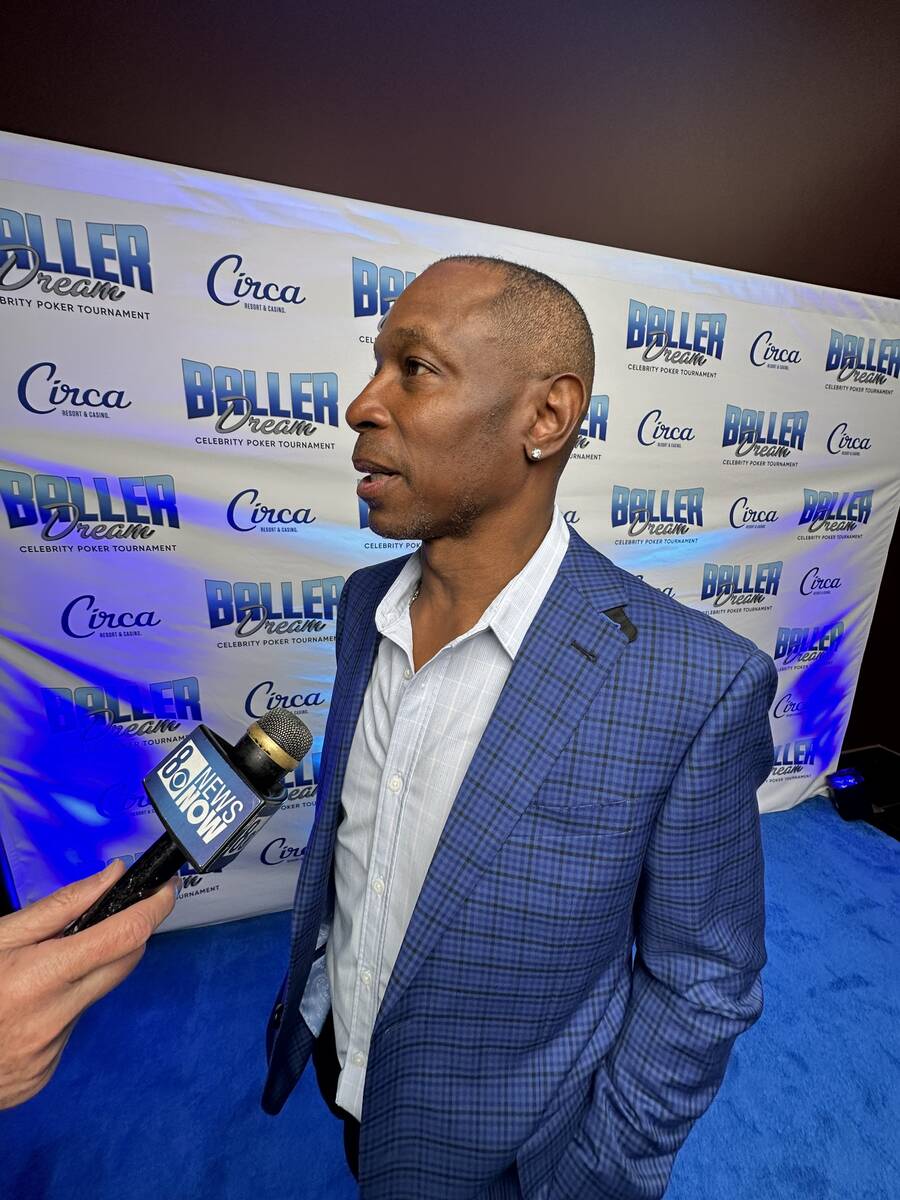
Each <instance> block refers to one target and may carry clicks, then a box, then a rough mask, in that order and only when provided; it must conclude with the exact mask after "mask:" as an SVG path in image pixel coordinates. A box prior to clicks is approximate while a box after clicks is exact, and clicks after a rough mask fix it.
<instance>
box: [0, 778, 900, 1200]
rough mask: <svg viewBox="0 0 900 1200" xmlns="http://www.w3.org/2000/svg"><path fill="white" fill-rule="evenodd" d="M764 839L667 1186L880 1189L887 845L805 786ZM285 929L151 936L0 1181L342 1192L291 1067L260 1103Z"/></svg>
mask: <svg viewBox="0 0 900 1200" xmlns="http://www.w3.org/2000/svg"><path fill="white" fill-rule="evenodd" d="M763 835H764V839H765V845H766V874H767V892H768V912H769V925H768V948H769V963H768V966H767V967H766V971H765V975H764V982H765V992H766V1010H765V1013H764V1014H763V1017H762V1019H761V1020H760V1021H759V1022H758V1024H757V1025H756V1026H755V1027H754V1028H753V1029H752V1030H751V1031H750V1032H749V1033H748V1034H745V1035H744V1036H743V1037H742V1038H740V1039H739V1040H738V1043H737V1046H736V1049H735V1052H734V1054H733V1055H732V1058H731V1062H730V1064H729V1068H728V1074H727V1076H726V1079H725V1082H724V1084H723V1086H722V1090H721V1091H720V1093H719V1095H718V1097H717V1098H716V1100H715V1101H714V1103H713V1105H712V1107H711V1109H710V1110H709V1112H708V1113H707V1114H706V1116H705V1117H704V1118H703V1119H702V1120H701V1121H700V1122H699V1123H698V1124H697V1126H696V1127H695V1128H694V1130H693V1132H692V1133H691V1136H690V1137H689V1138H688V1141H687V1144H686V1145H685V1147H684V1149H683V1151H682V1153H681V1155H680V1156H679V1158H678V1160H677V1162H676V1165H675V1170H674V1172H673V1176H672V1183H671V1185H670V1188H669V1191H668V1193H667V1200H751V1198H752V1200H758V1198H759V1197H761V1196H762V1197H765V1200H807V1198H808V1200H896V1198H897V1197H900V1141H898V1138H897V1131H898V1129H900V1099H898V1098H900V1045H898V1041H900V1039H898V1032H900V997H898V993H900V988H898V983H900V954H898V948H897V915H898V911H900V903H898V900H900V885H898V877H897V864H898V861H900V847H898V844H897V843H896V842H894V841H892V840H891V839H889V838H887V837H886V836H885V835H884V834H881V833H879V832H878V831H877V830H874V829H872V828H870V827H869V826H867V825H863V824H859V823H858V824H854V825H848V824H845V823H844V822H843V821H841V820H840V818H838V817H837V815H836V814H835V813H834V812H833V811H832V809H831V807H830V805H829V804H828V803H827V802H825V801H824V800H813V801H810V802H808V803H806V804H804V805H801V806H800V807H799V808H796V809H793V810H791V811H790V812H787V813H773V814H769V815H767V816H766V817H764V818H763ZM287 931H288V918H287V914H284V913H278V914H275V915H273V916H268V917H258V918H255V919H253V920H248V921H239V922H235V923H232V924H229V925H220V926H214V927H211V928H206V929H199V930H192V931H185V932H182V933H171V934H166V935H164V936H160V937H156V938H154V939H152V941H151V943H150V946H149V948H148V950H147V954H146V956H145V958H144V961H143V962H142V963H141V965H140V967H139V968H138V970H137V971H136V972H135V973H134V975H132V976H131V977H130V978H129V979H128V980H127V981H126V982H125V983H124V984H123V985H122V986H121V987H120V988H119V989H118V990H117V991H115V992H114V993H112V994H111V995H110V996H107V997H106V998H105V999H104V1000H103V1001H101V1002H100V1003H99V1004H98V1005H96V1006H95V1007H94V1008H93V1009H91V1010H90V1011H89V1012H87V1013H86V1014H85V1015H84V1017H83V1018H82V1020H81V1021H80V1022H79V1024H78V1026H77V1027H76V1030H75V1032H74V1034H73V1036H72V1039H71V1041H70V1042H69V1046H68V1048H67V1050H66V1053H65V1055H64V1057H63V1060H62V1063H61V1064H60V1067H59V1069H58V1071H57V1073H56V1075H55V1077H54V1079H53V1080H52V1082H51V1083H50V1085H49V1086H48V1087H47V1088H46V1089H45V1090H44V1092H42V1093H41V1094H40V1095H39V1096H37V1097H35V1098H34V1099H33V1100H31V1101H30V1102H29V1103H27V1104H25V1105H23V1106H22V1107H21V1108H19V1109H15V1110H13V1111H11V1112H6V1113H0V1156H2V1167H0V1194H2V1195H3V1196H4V1197H9V1198H10V1200H122V1197H128V1200H163V1198H168V1197H190V1198H191V1200H248V1198H250V1200H283V1198H285V1197H287V1198H290V1200H312V1198H314V1197H316V1198H322V1197H327V1198H328V1200H344V1198H345V1197H346V1198H348V1200H352V1198H355V1197H357V1195H358V1193H357V1189H356V1185H355V1183H354V1181H353V1178H352V1176H351V1175H350V1174H349V1172H348V1170H347V1168H346V1165H345V1163H344V1155H343V1145H342V1139H341V1125H340V1122H339V1121H337V1120H336V1119H335V1118H334V1117H332V1115H331V1113H330V1112H329V1111H328V1109H327V1108H326V1106H325V1104H324V1102H323V1101H322V1099H321V1097H320V1096H319V1092H318V1089H317V1086H316V1080H315V1072H314V1071H313V1068H312V1064H311V1063H310V1065H309V1068H308V1070H307V1072H306V1073H305V1074H304V1076H303V1078H302V1079H301V1081H300V1084H299V1085H298V1088H297V1091H296V1092H295V1094H294V1096H293V1097H292V1099H291V1100H290V1101H289V1102H288V1104H287V1107H286V1108H285V1110H284V1112H283V1113H282V1114H281V1116H280V1117H277V1118H274V1119H273V1118H271V1117H266V1116H265V1115H264V1114H263V1113H262V1112H261V1111H260V1108H259V1091H260V1087H261V1083H262V1067H263V1047H262V1037H263V1026H264V1023H265V1019H266V1016H267V1014H268V1011H269V1004H270V1001H271V998H272V995H273V994H274V991H275V988H276V987H277V985H278V983H279V981H280V978H281V971H282V965H283V963H284V961H285V955H286V946H287ZM423 1200H439V1198H426V1197H423Z"/></svg>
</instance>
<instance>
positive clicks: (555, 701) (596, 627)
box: [262, 530, 777, 1200]
mask: <svg viewBox="0 0 900 1200" xmlns="http://www.w3.org/2000/svg"><path fill="white" fill-rule="evenodd" d="M404 562H405V558H399V559H394V560H392V561H389V562H386V563H382V564H379V565H377V566H373V567H367V568H365V569H363V570H360V571H357V572H355V573H354V574H353V575H352V576H351V577H350V578H349V579H348V581H347V583H346V585H345V587H344V590H343V593H342V595H341V599H340V603H339V608H338V619H337V633H336V650H337V674H336V678H335V686H334V692H333V698H332V705H331V711H330V714H329V718H328V724H327V728H326V733H325V745H324V752H323V756H322V768H321V772H320V782H319V790H318V799H317V803H316V814H315V820H314V824H313V828H312V832H311V834H310V837H309V841H308V844H307V847H306V851H305V854H304V857H303V861H302V866H301V870H300V874H299V878H298V881H297V891H296V897H295V901H294V911H293V926H292V943H291V949H290V960H289V967H288V970H287V974H286V977H285V980H284V984H283V986H282V989H281V992H280V994H279V997H278V999H277V1001H276V1004H275V1007H274V1009H273V1012H272V1016H271V1017H270V1020H269V1026H268V1030H267V1038H266V1042H267V1052H268V1060H269V1070H268V1077H267V1080H266V1084H265V1089H264V1092H263V1099H262V1104H263V1108H264V1109H265V1110H266V1111H267V1112H270V1113H277V1112H279V1111H280V1109H281V1107H282V1105H283V1104H284V1102H285V1100H286V1099H287V1097H288V1095H289V1093H290V1091H291V1089H292V1088H293V1086H294V1084H295V1083H296V1081H297V1079H298V1077H299V1075H300V1074H301V1072H302V1071H303V1069H304V1067H305V1065H306V1063H307V1060H308V1059H309V1057H310V1052H311V1048H312V1041H313V1035H312V1034H311V1032H310V1031H309V1029H308V1027H307V1026H306V1023H305V1022H304V1021H303V1019H302V1017H301V1016H300V1013H299V1003H300V998H301V996H302V994H303V990H304V987H305V984H306V980H307V977H308V975H309V971H310V966H311V962H312V958H313V951H314V949H315V944H316V939H317V934H318V930H319V925H320V922H321V920H322V919H323V916H324V915H326V914H327V911H329V910H328V909H327V906H328V905H329V904H333V901H334V891H333V880H332V872H331V867H332V856H333V850H334V842H335V831H336V828H337V825H338V822H339V817H340V808H341V788H342V784H343V779H344V771H345V768H346V764H347V756H348V754H349V750H350V743H351V740H352V737H353V732H354V729H355V726H356V721H357V717H358V714H359V711H360V708H361V705H362V699H363V693H364V692H365V689H366V685H367V682H368V679H369V676H370V673H371V670H372V665H373V662H374V657H375V653H376V647H377V638H378V636H379V635H378V634H377V630H376V628H375V623H374V613H375V609H376V607H377V605H378V603H379V601H380V600H381V598H382V596H383V595H384V594H385V592H386V591H387V589H388V587H389V586H390V585H391V583H392V582H393V581H394V579H395V578H396V576H397V574H398V572H399V570H400V568H401V566H402V565H403V563H404ZM620 605H624V606H625V610H626V613H627V616H628V618H629V619H630V621H631V622H632V623H633V625H634V626H636V628H637V636H636V638H634V639H633V640H631V641H629V639H628V638H627V637H626V635H625V634H624V633H623V632H622V630H621V629H620V626H619V625H618V624H616V623H615V622H614V621H613V620H611V619H610V618H609V617H608V616H607V615H605V613H604V610H607V609H612V608H615V607H617V606H620ZM776 681H777V675H776V671H775V667H774V664H773V663H772V660H771V659H770V658H769V657H768V656H767V655H765V654H763V653H762V652H761V651H760V650H758V649H757V648H756V646H754V644H753V643H752V642H750V641H749V640H748V639H746V638H744V637H741V636H740V635H738V634H736V633H733V632H731V631H730V630H728V629H727V628H725V627H724V626H723V625H721V624H720V623H719V622H718V621H716V620H715V619H713V618H711V617H709V616H707V615H705V614H703V613H700V612H697V611H694V610H693V609H690V608H686V607H685V606H684V605H682V604H679V603H678V602H677V601H675V600H673V599H671V598H669V597H667V596H665V595H663V594H662V593H661V592H659V591H657V590H655V589H654V588H652V587H650V586H648V585H647V584H645V583H643V582H641V581H640V580H638V579H636V578H635V577H634V576H633V575H630V574H629V573H628V572H626V571H624V570H622V569H620V568H619V567H616V566H615V565H614V564H613V563H612V562H610V560H609V559H608V558H606V557H605V556H604V555H602V554H600V553H599V552H598V551H596V550H594V549H593V548H592V547H591V546H589V545H588V543H587V542H585V541H584V540H583V539H582V538H581V537H579V536H578V534H577V533H576V532H575V531H574V530H571V531H570V542H569V547H568V550H567V552H566V555H565V557H564V559H563V561H562V563H561V565H560V568H559V571H558V573H557V576H556V578H555V579H554V581H553V583H552V585H551V587H550V590H549V592H548V593H547V596H546V598H545V600H544V602H543V604H542V606H541V608H540V610H539V611H538V614H537V616H536V617H535V619H534V621H533V623H532V625H531V626H530V628H529V630H528V632H527V634H526V635H525V639H524V641H523V642H522V645H521V647H520V650H519V653H518V655H517V656H516V659H515V662H514V663H513V665H512V668H511V671H510V674H509V677H508V679H507V681H506V684H505V686H504V689H503V691H502V693H501V695H500V698H499V700H498V701H497V705H496V708H495V709H494V712H493V715H492V716H491V719H490V721H489V723H488V725H487V727H486V729H485V731H484V735H483V737H482V739H481V742H480V743H479V745H478V748H477V749H476V751H475V754H474V756H473V758H472V761H471V765H470V767H469V770H468V772H467V774H466V776H465V778H464V780H463V782H462V784H461V786H460V788H459V791H458V793H457V795H456V798H455V801H454V804H453V807H452V809H451V811H450V815H449V817H448V819H447V822H446V825H445V827H444V829H443V832H442V834H441V837H440V841H439V842H438V845H437V849H436V851H435V854H434V858H433V859H432V862H431V865H430V868H429V870H428V874H427V877H426V879H425V882H424V885H423V887H422V891H421V893H420V895H419V899H418V902H417V904H416V907H415V910H414V911H413V914H412V918H411V920H410V923H409V926H408V928H407V931H406V936H405V938H404V941H403V944H402V946H401V949H400V953H399V956H398V958H397V961H396V964H395V966H394V970H393V972H392V974H391V977H390V980H389V982H388V986H387V989H386V991H385V995H384V998H383V1000H382V1003H381V1007H380V1009H379V1011H378V1015H377V1019H376V1022H375V1026H374V1030H373V1036H372V1042H371V1046H370V1052H369V1057H368V1066H367V1072H366V1082H365V1091H364V1095H363V1108H362V1124H361V1130H360V1177H359V1182H360V1191H361V1195H362V1197H363V1200H475V1198H478V1200H503V1198H507V1197H508V1198H510V1200H512V1198H516V1197H518V1198H521V1197H522V1196H524V1197H525V1198H526V1200H651V1198H653V1197H659V1196H662V1194H663V1192H664V1191H665V1188H666V1185H667V1182H668V1178H669V1173H670V1170H671V1167H672V1163H673V1160H674V1157H675V1154H676V1152H677V1151H678V1148H679V1147H680V1146H681V1144H682V1142H683V1141H684V1139H685V1138H686V1136H687V1134H688V1132H689V1130H690V1128H691V1125H692V1124H693V1122H694V1121H695V1120H696V1119H697V1118H698V1117H699V1116H700V1115H701V1114H702V1113H703V1112H704V1110H705V1109H706V1108H707V1106H708V1105H709V1103H710V1101H711V1100H712V1099H713V1096H714V1095H715V1093H716V1091H717V1090H718V1087H719V1085H720V1083H721V1081H722V1077H723V1075H724V1071H725V1066H726V1062H727V1059H728V1055H729V1052H730V1050H731V1046H732V1044H733V1042H734V1039H735V1037H736V1036H737V1035H738V1034H739V1033H741V1032H742V1031H743V1030H745V1029H747V1028H748V1027H749V1026H750V1025H751V1024H752V1023H753V1022H754V1021H755V1020H756V1018H757V1017H758V1016H759V1014H760V1012H761V1009H762V992H761V986H760V978H759V977H760V971H761V969H762V967H763V965H764V963H765V949H764V936H763V934H764V910H763V864H762V857H761V849H760V833H759V813H758V809H757V803H756V789H757V787H758V786H759V784H760V783H761V782H762V781H763V780H764V779H765V777H766V775H767V774H768V772H769V770H770V768H771V766H772V760H773V747H772V737H771V733H770V730H769V723H768V717H767V711H768V708H769V705H770V704H771V701H772V698H773V695H774V691H775V686H776ZM309 1149H310V1150H311V1149H312V1147H310V1148H309Z"/></svg>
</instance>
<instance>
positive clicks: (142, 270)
mask: <svg viewBox="0 0 900 1200" xmlns="http://www.w3.org/2000/svg"><path fill="white" fill-rule="evenodd" d="M32 285H34V286H32ZM26 289H30V290H31V291H32V292H34V291H37V293H38V295H37V297H34V296H29V295H25V294H24V292H25V290H26ZM128 289H136V290H138V291H141V292H147V293H152V291H153V275H152V272H151V269H150V238H149V235H148V233H147V230H146V229H145V227H144V226H143V225H119V224H111V223H110V222H107V221H86V222H85V223H84V224H83V225H82V224H80V223H79V222H73V221H70V220H68V219H67V218H65V217H56V218H55V220H53V221H45V220H44V218H43V217H41V216H39V215H38V214H37V213H20V212H17V211H16V210H15V209H13V208H0V304H11V305H14V306H17V307H26V308H32V307H34V309H35V311H40V310H46V311H53V312H67V313H74V312H76V311H77V312H80V313H82V314H86V315H90V316H113V317H130V318H132V319H137V320H147V319H149V316H150V314H149V313H148V312H146V311H143V310H140V309H129V308H114V307H111V306H112V305H116V304H119V302H120V301H122V300H123V299H124V298H125V297H126V295H127V294H128ZM20 292H21V293H23V294H22V295H19V294H18V293H20ZM42 297H46V299H43V298H42ZM88 300H96V301H103V303H102V304H89V303H86V301H88Z"/></svg>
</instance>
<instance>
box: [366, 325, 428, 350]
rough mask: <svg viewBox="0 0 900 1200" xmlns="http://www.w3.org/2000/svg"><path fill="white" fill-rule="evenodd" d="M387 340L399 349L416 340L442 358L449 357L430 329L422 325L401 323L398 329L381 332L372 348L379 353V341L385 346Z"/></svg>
mask: <svg viewBox="0 0 900 1200" xmlns="http://www.w3.org/2000/svg"><path fill="white" fill-rule="evenodd" d="M385 342H388V343H391V344H392V345H395V346H396V348H397V349H398V350H400V349H402V348H403V347H404V346H408V345H409V344H410V342H415V343H416V344H417V345H419V346H423V347H425V348H426V349H427V350H432V351H433V352H434V353H435V354H437V355H438V357H440V358H446V357H447V355H446V353H445V351H444V350H443V349H442V347H441V346H439V345H438V343H437V342H436V341H435V340H434V338H432V337H431V336H430V334H429V333H428V330H427V329H425V328H424V327H423V326H421V325H400V326H398V327H397V328H396V329H391V330H390V332H386V333H379V335H378V337H377V338H376V339H375V342H374V344H373V346H372V350H373V351H374V352H375V353H376V354H377V353H378V349H377V348H378V347H379V343H380V344H381V346H382V347H383V346H384V344H385Z"/></svg>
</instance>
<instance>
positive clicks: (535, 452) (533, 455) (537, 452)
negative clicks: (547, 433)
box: [531, 446, 541, 458]
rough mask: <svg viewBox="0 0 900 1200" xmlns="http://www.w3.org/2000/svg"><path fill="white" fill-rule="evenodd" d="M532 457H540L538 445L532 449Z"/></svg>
mask: <svg viewBox="0 0 900 1200" xmlns="http://www.w3.org/2000/svg"><path fill="white" fill-rule="evenodd" d="M531 457H532V458H540V457H541V452H540V450H539V449H538V447H537V446H535V448H534V449H533V450H532V452H531Z"/></svg>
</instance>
